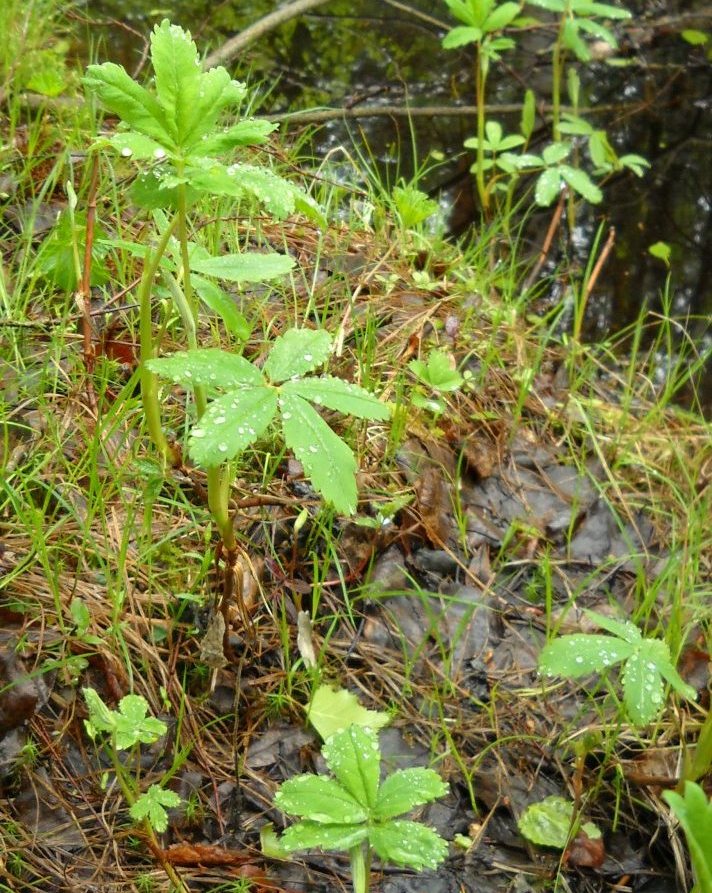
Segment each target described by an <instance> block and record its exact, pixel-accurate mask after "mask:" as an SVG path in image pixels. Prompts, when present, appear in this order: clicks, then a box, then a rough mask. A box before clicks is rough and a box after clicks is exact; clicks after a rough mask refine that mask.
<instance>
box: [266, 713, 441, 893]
mask: <svg viewBox="0 0 712 893" xmlns="http://www.w3.org/2000/svg"><path fill="white" fill-rule="evenodd" d="M361 709H363V708H361ZM322 756H323V757H324V760H325V761H326V764H327V766H328V768H329V769H330V771H331V772H332V773H333V775H334V778H327V777H325V776H321V775H298V776H296V777H295V778H292V779H289V780H288V781H285V782H284V783H283V784H282V785H281V787H280V788H279V790H278V791H277V793H276V794H275V804H276V805H277V806H278V807H279V808H280V809H282V810H283V811H284V812H286V813H290V814H292V815H296V816H299V818H300V819H301V821H299V822H297V823H295V824H294V825H291V826H290V827H289V828H287V830H286V831H285V832H284V834H283V835H282V837H281V840H280V844H281V846H282V848H283V849H284V850H285V851H286V852H295V851H297V850H304V849H315V848H318V849H324V850H348V851H349V853H350V856H351V867H352V872H353V876H354V890H356V891H357V893H358V891H364V890H367V885H368V878H367V872H366V871H365V867H364V866H365V865H366V864H368V863H367V860H366V858H365V857H366V849H367V848H370V849H372V850H373V852H375V853H376V855H377V856H378V857H379V858H380V859H381V860H382V861H384V862H394V863H396V864H397V865H406V866H408V867H410V868H414V869H416V870H420V869H423V868H430V869H433V868H436V867H437V866H438V865H439V864H440V863H441V862H442V861H443V859H444V858H445V856H446V855H447V843H446V841H445V840H443V838H442V837H440V835H439V834H437V832H436V831H434V830H433V829H432V828H428V827H426V826H425V825H421V824H419V823H418V822H414V821H409V820H405V819H396V818H395V817H396V816H400V815H403V814H404V813H407V812H410V811H411V810H412V809H414V808H415V807H417V806H422V805H423V804H425V803H428V802H430V801H431V800H434V799H436V798H437V797H442V796H444V795H445V794H447V792H448V786H447V785H446V784H445V783H444V782H443V781H442V779H441V778H440V776H439V775H438V774H437V773H436V772H434V771H433V770H432V769H421V768H416V769H401V770H397V771H396V772H394V773H393V774H392V775H390V776H388V777H387V778H385V779H384V781H383V782H382V783H381V782H380V781H379V776H380V772H379V768H380V762H381V751H380V747H379V744H378V734H377V732H375V731H374V730H372V729H370V728H368V727H367V726H359V725H350V726H349V727H348V728H342V729H340V730H339V731H337V732H335V733H334V734H333V735H331V736H330V737H329V738H327V740H326V742H325V744H324V747H323V749H322Z"/></svg>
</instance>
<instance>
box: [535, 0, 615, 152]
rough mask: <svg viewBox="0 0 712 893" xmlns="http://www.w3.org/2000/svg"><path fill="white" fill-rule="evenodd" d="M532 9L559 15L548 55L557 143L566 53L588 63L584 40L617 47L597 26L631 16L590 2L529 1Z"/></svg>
mask: <svg viewBox="0 0 712 893" xmlns="http://www.w3.org/2000/svg"><path fill="white" fill-rule="evenodd" d="M531 4H532V5H533V6H538V7H540V8H541V9H546V10H549V11H550V12H553V13H556V14H558V15H559V24H558V33H557V36H556V40H555V41H554V48H553V52H552V107H553V109H552V118H553V133H554V140H555V141H558V139H559V135H560V131H559V120H560V110H561V87H562V81H563V77H562V75H563V66H564V61H565V57H566V53H567V52H570V53H573V54H574V55H575V56H576V58H577V59H578V60H579V61H581V62H589V61H590V60H591V51H590V49H589V46H588V43H587V40H596V41H602V42H603V43H605V44H607V45H608V46H609V47H611V49H616V48H617V47H618V41H617V40H616V37H615V35H614V34H613V32H612V31H611V30H610V29H609V28H607V27H606V26H605V25H603V24H601V21H600V20H601V19H603V20H605V19H613V20H616V21H621V20H624V19H629V18H630V17H631V13H630V12H629V11H628V10H627V9H624V8H622V7H620V6H614V5H613V4H611V3H599V2H591V0H531Z"/></svg>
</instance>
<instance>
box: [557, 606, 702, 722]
mask: <svg viewBox="0 0 712 893" xmlns="http://www.w3.org/2000/svg"><path fill="white" fill-rule="evenodd" d="M585 613H586V616H587V617H588V618H589V619H591V620H592V621H594V622H595V623H596V624H597V625H598V626H600V627H601V628H602V629H605V630H607V631H608V632H609V633H611V635H610V636H605V635H599V634H593V633H574V634H572V635H565V636H561V637H560V638H558V639H554V640H553V641H551V642H549V643H548V645H546V646H545V647H544V649H543V650H542V652H541V654H540V655H539V672H540V673H541V674H542V675H544V676H567V677H568V678H570V679H578V678H580V677H581V676H588V675H590V674H591V673H604V672H607V671H608V670H609V669H610V668H611V667H612V666H615V665H616V664H620V663H622V664H623V671H622V683H623V703H624V705H625V708H626V712H627V714H628V717H629V719H630V720H631V721H632V722H633V723H634V724H635V725H638V726H642V725H646V724H647V723H649V722H652V721H653V720H654V719H655V717H656V716H657V715H658V714H659V713H660V711H661V710H662V707H663V703H664V696H665V683H666V682H667V683H669V684H670V685H671V686H672V688H673V689H674V690H675V691H676V692H677V693H678V694H679V695H681V696H682V697H683V698H688V699H689V700H694V699H695V698H696V696H697V695H696V692H695V690H694V688H692V686H690V685H688V684H687V683H686V682H684V680H683V679H682V678H681V677H680V675H679V673H678V672H677V670H676V669H675V667H674V666H673V664H672V661H671V658H670V649H669V647H668V645H667V643H666V642H664V641H663V640H662V639H652V638H644V637H643V636H642V635H641V633H640V630H639V629H638V627H637V626H636V625H635V624H634V623H631V622H630V621H628V620H626V621H620V620H614V619H613V618H612V617H605V616H604V615H602V614H597V613H596V612H595V611H588V610H587V611H586V612H585Z"/></svg>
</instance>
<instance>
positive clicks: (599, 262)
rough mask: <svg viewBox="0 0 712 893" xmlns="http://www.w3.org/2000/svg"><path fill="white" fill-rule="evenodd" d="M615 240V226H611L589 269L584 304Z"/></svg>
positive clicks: (586, 302)
mask: <svg viewBox="0 0 712 893" xmlns="http://www.w3.org/2000/svg"><path fill="white" fill-rule="evenodd" d="M615 242H616V228H615V226H612V227H611V228H610V229H609V230H608V238H607V239H606V244H605V245H604V246H603V250H602V251H601V253H600V254H599V256H598V260H597V261H596V263H595V265H594V267H593V270H591V275H590V276H589V277H588V282H587V283H586V291H585V292H584V295H583V301H584V305H586V304H588V299H589V297H590V296H591V292H592V291H593V289H594V288H595V286H596V282H597V280H598V277H599V276H600V275H601V270H602V269H603V265H604V264H605V262H606V261H607V260H608V255H609V254H610V253H611V251H612V250H613V246H614V245H615Z"/></svg>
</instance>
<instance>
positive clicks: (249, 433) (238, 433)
mask: <svg viewBox="0 0 712 893" xmlns="http://www.w3.org/2000/svg"><path fill="white" fill-rule="evenodd" d="M276 412H277V391H276V390H275V389H274V388H270V387H248V388H244V389H243V390H240V391H231V392H230V393H228V394H225V395H224V396H223V397H219V398H218V399H217V400H213V402H212V403H211V404H210V406H209V407H208V408H207V410H206V411H205V412H204V413H203V416H202V417H201V419H200V421H199V422H198V424H197V425H195V426H194V427H193V429H192V430H191V432H190V437H189V438H188V452H189V453H190V455H191V458H192V459H193V460H194V461H195V462H197V463H198V465H202V466H203V467H205V468H214V467H216V466H217V465H221V464H222V463H223V462H227V461H229V460H230V459H234V458H235V456H237V454H238V453H241V452H242V451H243V450H244V449H246V448H247V447H248V446H249V445H250V444H251V443H254V442H255V441H256V440H257V438H258V437H260V436H261V435H262V434H263V433H264V431H265V430H266V428H267V426H268V425H269V423H270V422H271V421H272V419H273V418H274V416H275V413H276ZM334 437H336V435H334Z"/></svg>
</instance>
